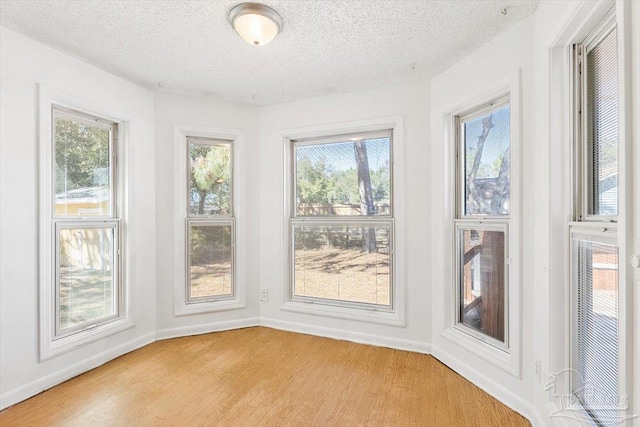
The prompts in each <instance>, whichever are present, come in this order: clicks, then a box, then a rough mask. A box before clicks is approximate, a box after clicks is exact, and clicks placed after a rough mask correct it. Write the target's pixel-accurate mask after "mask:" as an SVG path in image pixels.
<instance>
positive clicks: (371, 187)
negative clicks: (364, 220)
mask: <svg viewBox="0 0 640 427" xmlns="http://www.w3.org/2000/svg"><path fill="white" fill-rule="evenodd" d="M390 148H391V138H389V137H384V138H375V139H361V140H357V141H354V140H348V141H343V142H333V143H324V144H314V145H295V149H294V155H295V160H296V172H295V179H296V215H298V216H339V215H369V216H371V215H391V180H390V170H389V163H390V162H389V153H390Z"/></svg>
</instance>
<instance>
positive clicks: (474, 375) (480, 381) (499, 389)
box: [431, 346, 533, 423]
mask: <svg viewBox="0 0 640 427" xmlns="http://www.w3.org/2000/svg"><path fill="white" fill-rule="evenodd" d="M431 354H432V355H433V357H435V358H436V359H438V360H439V361H440V362H442V363H444V364H445V365H447V366H448V367H449V368H451V369H452V370H454V371H455V372H457V373H458V374H460V375H462V376H463V377H464V378H465V379H467V380H469V381H471V382H472V383H473V384H475V385H476V386H478V387H480V388H481V389H482V390H484V391H485V392H487V393H488V394H490V395H491V396H492V397H494V398H496V399H497V400H499V401H500V402H502V403H504V404H505V405H507V406H508V407H509V408H511V409H513V410H514V411H516V412H517V413H519V414H520V415H522V416H523V417H525V418H526V419H527V420H529V422H531V423H532V417H531V414H532V410H533V406H532V405H531V403H529V402H527V401H526V400H524V399H523V398H521V397H520V396H518V395H517V394H514V393H512V392H511V391H510V390H508V389H507V388H505V387H504V386H502V385H501V384H499V383H498V382H496V381H494V380H492V379H491V378H489V377H487V376H486V375H484V374H483V373H481V372H478V371H477V370H475V369H474V368H472V367H471V366H469V365H468V364H465V363H462V362H461V361H460V360H459V359H457V358H456V357H454V356H452V355H451V354H449V353H447V352H445V351H443V350H442V349H441V348H440V347H438V346H432V347H431Z"/></svg>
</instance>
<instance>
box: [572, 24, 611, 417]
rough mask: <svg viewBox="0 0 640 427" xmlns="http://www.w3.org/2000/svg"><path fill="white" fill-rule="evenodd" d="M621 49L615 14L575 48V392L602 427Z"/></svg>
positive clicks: (607, 410) (606, 401)
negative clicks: (619, 48) (619, 54)
mask: <svg viewBox="0 0 640 427" xmlns="http://www.w3.org/2000/svg"><path fill="white" fill-rule="evenodd" d="M617 53H618V45H617V31H616V26H615V17H614V15H613V14H612V13H610V14H609V15H608V16H607V17H606V18H605V20H604V21H603V22H602V23H601V24H599V25H598V27H597V28H596V29H595V30H594V31H593V32H592V33H591V34H590V35H589V36H588V37H587V38H586V39H585V40H584V42H583V43H581V44H578V45H575V46H574V56H575V61H574V64H575V70H574V77H575V78H574V87H575V99H576V100H577V101H576V104H577V108H576V109H575V123H576V131H575V132H574V133H575V136H576V142H575V145H574V147H575V149H574V156H575V164H576V177H575V183H576V185H575V186H574V189H575V206H574V221H573V222H570V223H569V230H570V236H571V265H570V272H571V368H572V370H571V372H572V378H571V391H572V393H573V395H574V396H575V397H576V398H577V400H578V402H579V403H580V404H581V405H582V407H583V408H584V410H585V413H586V415H587V416H588V417H589V418H591V419H592V420H593V421H594V422H595V423H597V424H598V425H609V424H616V423H617V422H618V421H617V420H618V418H617V417H618V415H619V414H618V410H619V407H618V405H619V403H621V402H622V400H621V399H619V377H620V371H621V365H620V354H619V327H620V325H619V323H620V319H619V313H618V307H619V304H620V302H619V277H618V267H619V264H618V237H617V236H618V231H619V230H618V224H617V220H618V180H619V179H621V177H619V175H618V145H619V141H618V55H617Z"/></svg>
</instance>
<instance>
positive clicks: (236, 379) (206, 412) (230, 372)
mask: <svg viewBox="0 0 640 427" xmlns="http://www.w3.org/2000/svg"><path fill="white" fill-rule="evenodd" d="M0 424H1V425H2V426H3V427H4V426H6V427H9V426H81V427H86V426H115V427H119V426H123V427H125V426H209V425H211V426H213V425H216V426H252V427H253V426H346V425H348V426H357V425H363V426H443V427H444V426H446V427H449V426H513V427H520V426H528V425H529V423H528V421H527V420H526V419H525V418H523V417H522V416H520V415H518V414H517V413H515V412H513V411H512V410H510V409H509V408H507V407H506V406H505V405H503V404H501V403H500V402H498V401H497V400H495V399H493V398H492V397H491V396H489V395H488V394H487V393H485V392H483V391H482V390H481V389H479V388H478V387H476V386H474V385H473V384H471V383H470V382H469V381H467V380H465V379H464V378H462V377H461V376H460V375H458V374H456V373H455V372H453V371H451V370H450V369H449V368H447V367H446V366H445V365H443V364H442V363H440V362H438V361H437V360H436V359H434V358H433V357H431V356H428V355H424V354H418V353H411V352H405V351H399V350H392V349H388V348H381V347H373V346H368V345H362V344H355V343H351V342H346V341H338V340H332V339H328V338H321V337H314V336H310V335H302V334H296V333H291V332H285V331H279V330H275V329H269V328H263V327H256V328H247V329H239V330H234V331H227V332H218V333H213V334H206V335H198V336H193V337H185V338H175V339H171V340H165V341H158V342H155V343H153V344H150V345H148V346H146V347H144V348H141V349H139V350H136V351H134V352H131V353H129V354H126V355H124V356H122V357H119V358H117V359H115V360H113V361H111V362H109V363H107V364H105V365H103V366H100V367H98V368H96V369H94V370H92V371H89V372H87V373H85V374H83V375H80V376H78V377H76V378H74V379H71V380H69V381H67V382H65V383H63V384H60V385H58V386H56V387H54V388H52V389H49V390H47V391H45V392H43V393H40V394H39V395H37V396H34V397H32V398H31V399H28V400H26V401H24V402H22V403H20V404H17V405H15V406H13V407H11V408H8V409H6V410H4V411H2V412H0Z"/></svg>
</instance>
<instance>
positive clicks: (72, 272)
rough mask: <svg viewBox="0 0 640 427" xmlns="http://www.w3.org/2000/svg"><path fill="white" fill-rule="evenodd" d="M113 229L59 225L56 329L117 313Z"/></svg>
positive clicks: (67, 327) (63, 328) (93, 320)
mask: <svg viewBox="0 0 640 427" xmlns="http://www.w3.org/2000/svg"><path fill="white" fill-rule="evenodd" d="M114 234H115V228H104V227H86V228H60V229H59V234H58V248H59V249H58V251H59V252H58V262H59V278H58V280H59V282H58V283H59V289H58V308H59V313H58V330H59V332H60V333H62V332H64V331H65V330H67V329H69V328H73V327H74V326H78V325H82V324H83V323H90V322H95V321H97V320H100V319H102V318H107V317H110V316H114V315H116V314H117V303H116V295H117V292H116V280H115V275H114V274H115V268H114V260H115V258H114V242H115V240H114Z"/></svg>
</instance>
